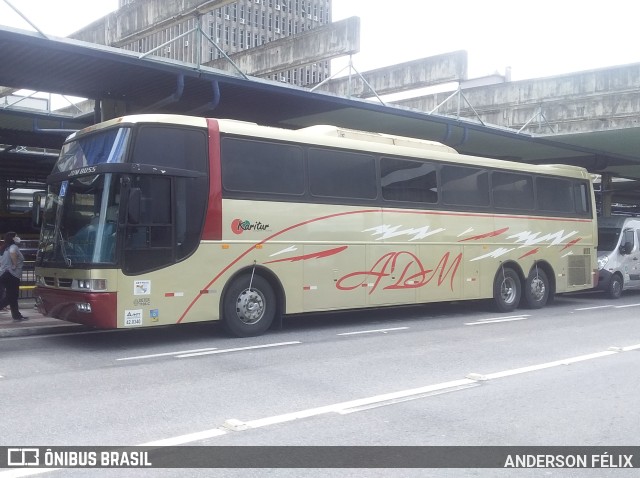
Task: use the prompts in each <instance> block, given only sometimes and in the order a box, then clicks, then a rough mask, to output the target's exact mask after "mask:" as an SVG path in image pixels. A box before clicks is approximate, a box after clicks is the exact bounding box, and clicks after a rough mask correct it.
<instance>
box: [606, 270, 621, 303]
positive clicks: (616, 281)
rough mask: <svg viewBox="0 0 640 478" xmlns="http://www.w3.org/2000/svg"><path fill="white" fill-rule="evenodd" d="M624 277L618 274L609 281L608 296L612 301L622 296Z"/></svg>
mask: <svg viewBox="0 0 640 478" xmlns="http://www.w3.org/2000/svg"><path fill="white" fill-rule="evenodd" d="M622 287H623V285H622V277H620V275H618V274H613V275H612V276H611V280H610V281H609V287H607V295H608V296H609V298H610V299H619V298H620V296H622Z"/></svg>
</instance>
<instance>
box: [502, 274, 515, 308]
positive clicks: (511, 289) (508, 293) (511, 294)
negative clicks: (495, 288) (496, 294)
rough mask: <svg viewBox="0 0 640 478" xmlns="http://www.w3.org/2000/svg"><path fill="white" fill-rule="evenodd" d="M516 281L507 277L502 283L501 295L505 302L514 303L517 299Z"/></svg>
mask: <svg viewBox="0 0 640 478" xmlns="http://www.w3.org/2000/svg"><path fill="white" fill-rule="evenodd" d="M516 295H517V292H516V282H515V281H514V280H513V278H511V277H505V278H504V280H503V281H502V284H501V285H500V296H501V297H502V301H503V302H504V303H505V304H513V302H514V301H515V300H516Z"/></svg>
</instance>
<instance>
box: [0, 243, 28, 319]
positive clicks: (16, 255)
mask: <svg viewBox="0 0 640 478" xmlns="http://www.w3.org/2000/svg"><path fill="white" fill-rule="evenodd" d="M20 242H21V241H20V238H19V237H18V235H17V234H16V233H15V232H7V233H6V234H5V235H4V244H2V246H0V254H1V256H2V257H1V258H0V284H1V285H2V286H3V287H4V289H5V296H4V298H2V300H0V309H3V308H4V307H6V306H7V305H8V306H9V307H10V308H11V316H12V317H13V320H14V321H16V322H20V321H23V320H27V319H28V317H24V316H23V315H22V314H21V313H20V310H19V309H18V297H19V296H20V280H21V278H22V266H23V264H24V256H23V255H22V252H20V247H19V244H20Z"/></svg>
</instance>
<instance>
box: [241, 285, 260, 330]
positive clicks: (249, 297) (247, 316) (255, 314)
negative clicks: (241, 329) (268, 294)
mask: <svg viewBox="0 0 640 478" xmlns="http://www.w3.org/2000/svg"><path fill="white" fill-rule="evenodd" d="M264 311H265V300H264V295H263V294H262V292H260V291H259V290H255V289H251V290H249V289H245V290H243V291H242V292H241V293H240V295H239V296H238V300H237V301H236V314H238V318H239V319H240V320H241V321H242V322H243V323H245V324H248V325H252V324H255V323H256V322H258V321H259V320H260V319H262V317H263V316H264Z"/></svg>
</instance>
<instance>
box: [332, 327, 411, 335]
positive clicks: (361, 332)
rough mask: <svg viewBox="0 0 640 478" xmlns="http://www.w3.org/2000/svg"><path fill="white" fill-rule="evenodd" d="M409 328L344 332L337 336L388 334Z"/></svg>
mask: <svg viewBox="0 0 640 478" xmlns="http://www.w3.org/2000/svg"><path fill="white" fill-rule="evenodd" d="M408 328H409V327H394V328H392V329H375V330H360V331H358V332H344V333H342V334H336V335H359V334H377V333H382V334H386V333H387V332H392V331H394V330H407V329H408Z"/></svg>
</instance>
